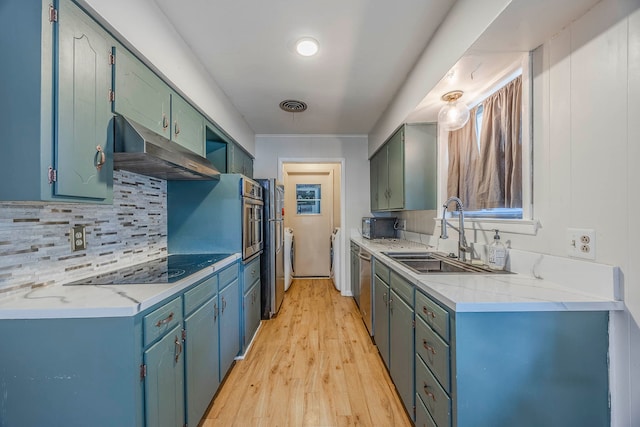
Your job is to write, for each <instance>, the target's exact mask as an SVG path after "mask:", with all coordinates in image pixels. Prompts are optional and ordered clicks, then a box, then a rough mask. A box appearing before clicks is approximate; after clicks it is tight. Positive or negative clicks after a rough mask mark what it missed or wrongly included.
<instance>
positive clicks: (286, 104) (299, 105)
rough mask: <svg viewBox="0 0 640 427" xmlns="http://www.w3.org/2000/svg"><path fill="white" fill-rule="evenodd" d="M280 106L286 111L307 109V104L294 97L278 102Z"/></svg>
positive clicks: (300, 111)
mask: <svg viewBox="0 0 640 427" xmlns="http://www.w3.org/2000/svg"><path fill="white" fill-rule="evenodd" d="M280 108H281V109H282V110H284V111H286V112H287V113H302V112H303V111H305V110H306V109H307V104H305V103H304V102H302V101H296V100H295V99H286V100H284V101H282V102H281V103H280Z"/></svg>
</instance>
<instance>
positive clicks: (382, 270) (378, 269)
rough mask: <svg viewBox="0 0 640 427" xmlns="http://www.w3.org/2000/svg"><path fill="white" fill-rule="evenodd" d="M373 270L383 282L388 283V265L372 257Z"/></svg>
mask: <svg viewBox="0 0 640 427" xmlns="http://www.w3.org/2000/svg"><path fill="white" fill-rule="evenodd" d="M373 271H374V272H375V274H376V276H378V277H379V278H381V279H382V281H383V282H384V283H386V284H389V267H387V266H386V265H384V264H383V263H381V262H380V261H378V260H377V259H375V258H374V259H373Z"/></svg>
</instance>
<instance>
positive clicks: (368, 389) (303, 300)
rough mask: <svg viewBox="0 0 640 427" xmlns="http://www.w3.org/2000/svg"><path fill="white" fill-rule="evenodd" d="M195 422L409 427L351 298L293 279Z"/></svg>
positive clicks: (320, 282) (317, 282) (206, 425)
mask: <svg viewBox="0 0 640 427" xmlns="http://www.w3.org/2000/svg"><path fill="white" fill-rule="evenodd" d="M200 426H202V427H212V426H243V427H244V426H269V427H276V426H291V427H299V426H323V427H324V426H411V422H410V421H409V418H408V417H407V415H406V413H405V411H404V407H403V406H402V403H401V401H400V399H399V397H398V395H397V394H396V392H395V389H394V387H393V384H392V383H391V380H390V378H389V375H388V373H387V371H386V369H385V368H384V365H383V362H382V359H381V358H380V356H379V354H378V352H377V350H376V347H375V345H374V344H373V343H372V342H371V340H370V338H369V336H368V334H367V330H366V328H365V326H364V323H363V322H362V319H361V318H360V316H359V313H358V311H357V307H356V305H355V302H354V301H353V299H352V298H346V297H342V296H341V295H340V293H339V292H338V291H336V290H335V288H334V287H333V285H332V283H331V281H329V280H327V279H304V280H301V279H297V280H295V281H294V282H293V284H292V285H291V287H290V288H289V290H288V291H287V293H286V297H285V299H284V302H283V304H282V307H281V308H280V312H279V314H278V316H277V317H276V318H274V319H271V320H267V321H264V320H263V321H262V326H261V328H260V330H259V332H258V335H257V337H256V338H255V339H254V342H253V346H252V348H251V349H250V350H249V353H248V354H247V355H246V358H245V359H244V360H241V361H237V362H236V365H235V366H234V368H233V369H232V371H231V373H230V374H229V376H228V377H227V380H226V381H225V383H224V385H223V386H222V388H221V389H220V391H219V392H218V395H217V397H216V398H215V400H214V402H213V404H212V406H211V407H210V408H209V412H208V413H207V414H206V415H205V418H204V419H203V420H202V422H201V424H200Z"/></svg>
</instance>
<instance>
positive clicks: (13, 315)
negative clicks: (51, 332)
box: [0, 304, 140, 320]
mask: <svg viewBox="0 0 640 427" xmlns="http://www.w3.org/2000/svg"><path fill="white" fill-rule="evenodd" d="M138 307H139V305H138V304H132V305H131V306H128V307H83V308H79V307H73V308H49V309H47V308H35V309H2V310H0V320H37V319H87V318H96V317H105V318H108V317H131V316H135V315H136V314H138V313H139V312H140V310H139V308H138Z"/></svg>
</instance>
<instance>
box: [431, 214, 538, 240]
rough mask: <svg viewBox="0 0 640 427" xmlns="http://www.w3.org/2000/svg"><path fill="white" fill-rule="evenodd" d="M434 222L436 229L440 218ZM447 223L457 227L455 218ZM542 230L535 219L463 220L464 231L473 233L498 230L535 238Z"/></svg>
mask: <svg viewBox="0 0 640 427" xmlns="http://www.w3.org/2000/svg"><path fill="white" fill-rule="evenodd" d="M435 220H436V228H440V224H441V221H442V217H438V218H436V219H435ZM447 221H448V222H449V223H450V224H453V225H454V226H455V225H457V222H458V219H457V218H447ZM540 228H542V224H540V221H538V220H536V219H501V218H465V219H464V229H465V230H473V231H492V230H495V229H498V230H500V232H501V233H511V234H524V235H527V236H535V235H536V234H538V230H539V229H540Z"/></svg>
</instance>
